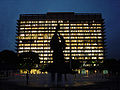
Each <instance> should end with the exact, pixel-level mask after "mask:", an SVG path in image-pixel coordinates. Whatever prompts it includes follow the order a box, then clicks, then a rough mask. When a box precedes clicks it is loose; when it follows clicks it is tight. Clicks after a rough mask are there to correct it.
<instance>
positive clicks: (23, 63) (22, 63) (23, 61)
mask: <svg viewBox="0 0 120 90" xmlns="http://www.w3.org/2000/svg"><path fill="white" fill-rule="evenodd" d="M39 63H40V60H39V57H38V54H37V53H34V52H24V53H21V54H20V55H19V68H23V69H28V70H30V69H32V68H35V65H36V64H39Z"/></svg>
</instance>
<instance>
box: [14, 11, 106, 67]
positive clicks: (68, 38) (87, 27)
mask: <svg viewBox="0 0 120 90" xmlns="http://www.w3.org/2000/svg"><path fill="white" fill-rule="evenodd" d="M58 24H59V25H60V30H59V32H60V34H61V35H62V36H63V37H64V39H65V42H66V45H67V47H66V49H65V50H64V56H65V59H66V62H69V61H70V60H79V61H80V62H81V63H83V66H98V65H99V64H100V63H102V62H103V60H104V58H105V44H104V43H105V42H104V40H105V38H104V37H105V35H104V33H105V32H104V20H103V19H102V15H101V14H100V13H73V12H63V13H62V12H57V13H52V12H51V13H47V14H21V15H20V17H19V20H18V23H17V28H18V29H17V39H16V41H17V52H18V54H20V53H23V52H35V53H38V54H39V59H40V63H41V64H47V63H53V61H52V59H53V58H52V53H53V51H52V50H51V49H50V40H51V38H52V36H53V33H54V32H55V29H56V26H57V25H58Z"/></svg>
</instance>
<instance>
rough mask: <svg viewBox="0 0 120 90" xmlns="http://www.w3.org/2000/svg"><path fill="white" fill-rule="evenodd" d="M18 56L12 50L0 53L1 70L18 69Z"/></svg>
mask: <svg viewBox="0 0 120 90" xmlns="http://www.w3.org/2000/svg"><path fill="white" fill-rule="evenodd" d="M17 60H18V58H17V54H16V53H15V52H13V51H10V50H4V51H2V52H0V68H1V69H17V66H18V64H17Z"/></svg>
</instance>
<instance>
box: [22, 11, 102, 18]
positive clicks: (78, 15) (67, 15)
mask: <svg viewBox="0 0 120 90" xmlns="http://www.w3.org/2000/svg"><path fill="white" fill-rule="evenodd" d="M86 19H87V20H101V19H102V15H101V13H74V12H48V13H46V14H20V20H86Z"/></svg>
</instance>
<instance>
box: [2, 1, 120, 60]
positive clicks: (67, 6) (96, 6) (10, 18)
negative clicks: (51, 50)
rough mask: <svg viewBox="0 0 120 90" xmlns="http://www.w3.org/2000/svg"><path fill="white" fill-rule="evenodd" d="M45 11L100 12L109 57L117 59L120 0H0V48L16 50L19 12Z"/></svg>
mask: <svg viewBox="0 0 120 90" xmlns="http://www.w3.org/2000/svg"><path fill="white" fill-rule="evenodd" d="M47 12H75V13H102V15H103V18H104V19H105V25H106V26H105V28H106V30H105V31H106V38H107V39H106V41H107V45H108V46H107V54H108V57H109V58H116V59H120V56H119V55H120V54H119V53H120V30H119V28H120V0H0V51H2V50H6V49H8V50H13V51H15V36H16V34H15V33H16V20H17V19H18V18H19V14H45V13H47Z"/></svg>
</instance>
